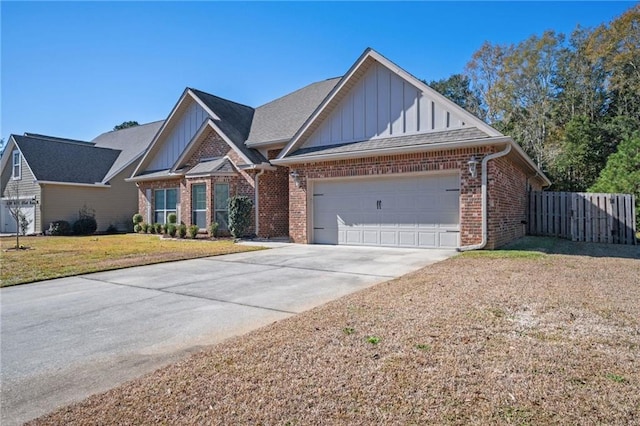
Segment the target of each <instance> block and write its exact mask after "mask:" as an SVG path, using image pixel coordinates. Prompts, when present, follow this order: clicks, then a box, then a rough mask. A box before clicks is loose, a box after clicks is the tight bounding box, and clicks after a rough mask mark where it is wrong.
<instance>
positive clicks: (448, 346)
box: [32, 245, 640, 425]
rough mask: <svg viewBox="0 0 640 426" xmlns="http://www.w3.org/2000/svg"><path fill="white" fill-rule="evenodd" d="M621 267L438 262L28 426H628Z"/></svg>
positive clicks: (637, 365) (537, 261) (637, 418)
mask: <svg viewBox="0 0 640 426" xmlns="http://www.w3.org/2000/svg"><path fill="white" fill-rule="evenodd" d="M581 247H583V248H584V247H587V246H585V245H583V246H581ZM585 250H586V252H585V254H587V252H589V250H588V249H585ZM600 250H605V251H606V249H600ZM624 250H626V249H622V251H621V253H627V252H626V251H624ZM629 250H634V248H630V249H629ZM628 253H631V256H626V258H625V257H592V256H586V255H581V256H572V255H540V256H523V257H517V256H516V257H508V258H500V256H496V255H495V253H494V254H493V255H480V256H478V255H472V256H461V257H457V258H453V259H450V260H448V261H445V262H442V263H439V264H437V265H434V266H431V267H428V268H425V269H423V270H420V271H418V272H416V273H413V274H410V275H407V276H404V277H402V278H400V279H396V280H393V281H390V282H387V283H384V284H380V285H378V286H375V287H373V288H370V289H368V290H365V291H362V292H359V293H356V294H353V295H350V296H347V297H344V298H342V299H340V300H337V301H335V302H332V303H329V304H327V305H324V306H322V307H319V308H317V309H314V310H311V311H309V312H306V313H304V314H301V315H298V316H296V317H292V318H290V319H287V320H283V321H279V322H277V323H274V324H272V325H270V326H268V327H265V328H262V329H260V330H257V331H255V332H252V333H250V334H248V335H246V336H243V337H239V338H234V339H231V340H228V341H226V342H224V343H223V344H220V345H217V346H213V347H211V348H209V349H206V350H204V351H202V352H201V353H199V354H196V355H195V356H193V357H191V358H188V359H186V360H184V361H183V362H181V363H178V364H175V365H172V366H169V367H167V368H163V369H161V370H158V371H156V372H154V373H152V374H150V375H147V376H145V377H143V378H140V379H138V380H135V381H132V382H130V383H128V384H125V385H123V386H121V387H118V388H116V389H113V390H111V391H109V392H107V393H104V394H100V395H95V396H92V397H90V398H89V399H87V400H86V401H84V402H82V403H79V404H76V405H73V406H70V407H67V408H64V409H61V410H59V411H57V412H55V413H53V414H51V415H49V416H45V417H43V418H40V419H38V420H36V421H34V422H33V423H32V424H39V425H43V424H149V423H163V424H224V425H227V424H300V425H302V424H305V425H306V424H363V425H371V424H465V425H466V424H549V423H554V424H640V323H639V321H640V303H639V301H640V279H639V276H640V261H639V260H638V259H637V258H633V256H636V255H637V253H638V252H637V250H636V251H629V252H628ZM370 337H376V338H378V339H379V341H378V343H372V342H374V341H375V339H370Z"/></svg>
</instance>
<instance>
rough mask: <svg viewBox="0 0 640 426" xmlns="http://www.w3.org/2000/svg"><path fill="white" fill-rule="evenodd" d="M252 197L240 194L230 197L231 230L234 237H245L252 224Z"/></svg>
mask: <svg viewBox="0 0 640 426" xmlns="http://www.w3.org/2000/svg"><path fill="white" fill-rule="evenodd" d="M252 207H253V201H252V200H251V198H249V197H247V196H244V195H239V196H235V197H231V198H229V232H231V235H233V238H240V237H244V236H245V235H246V233H247V230H248V229H249V226H250V225H251V208H252Z"/></svg>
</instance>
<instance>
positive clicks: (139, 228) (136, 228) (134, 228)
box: [133, 223, 142, 234]
mask: <svg viewBox="0 0 640 426" xmlns="http://www.w3.org/2000/svg"><path fill="white" fill-rule="evenodd" d="M140 231H142V225H140V224H139V223H136V224H135V225H133V232H135V233H136V234H139V233H140Z"/></svg>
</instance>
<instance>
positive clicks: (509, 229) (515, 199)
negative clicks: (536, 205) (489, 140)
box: [289, 147, 527, 248]
mask: <svg viewBox="0 0 640 426" xmlns="http://www.w3.org/2000/svg"><path fill="white" fill-rule="evenodd" d="M492 152H495V149H493V148H492V147H483V148H464V149H453V150H446V151H436V152H422V153H415V154H403V155H389V156H380V157H368V158H358V159H349V160H338V161H330V162H322V163H304V164H296V165H291V166H290V169H291V170H295V171H296V172H297V173H298V174H299V176H300V187H299V188H298V187H296V185H295V184H294V182H293V179H291V178H289V228H290V229H289V235H290V238H291V239H292V241H294V242H297V243H309V242H311V241H310V240H311V235H308V234H309V231H308V223H307V217H308V216H309V213H310V212H309V208H310V206H309V201H308V194H307V180H308V179H323V178H336V177H352V176H372V177H373V176H383V175H392V174H400V173H417V172H425V173H426V172H433V171H444V170H451V171H458V172H459V174H460V241H461V245H462V246H466V245H472V244H478V243H480V242H481V240H482V194H481V191H482V180H481V178H482V176H481V166H480V163H479V164H478V166H477V171H478V173H477V177H475V178H472V177H471V175H470V173H469V170H468V164H467V162H468V161H469V159H470V157H471V156H475V157H476V159H477V160H478V161H479V162H481V161H482V158H483V157H484V156H486V155H488V154H490V153H492ZM496 162H497V163H496ZM488 164H489V168H488V173H489V176H488V178H489V185H488V188H489V191H488V206H489V209H488V225H489V228H488V229H489V235H490V237H489V240H488V247H489V248H494V247H498V246H499V245H503V244H504V243H506V242H508V241H511V240H513V239H515V238H518V237H520V236H522V235H524V226H523V225H522V224H521V221H522V220H523V219H524V218H525V216H526V185H527V180H526V176H525V175H524V173H523V172H522V171H521V170H520V169H519V168H518V167H516V166H515V165H514V164H513V162H512V161H511V160H510V159H508V157H503V158H500V159H497V160H492V161H490V162H489V163H488Z"/></svg>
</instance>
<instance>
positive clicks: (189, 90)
mask: <svg viewBox="0 0 640 426" xmlns="http://www.w3.org/2000/svg"><path fill="white" fill-rule="evenodd" d="M187 92H188V93H189V94H190V95H191V97H192V98H193V100H194V101H196V102H197V103H198V105H200V106H201V107H202V109H203V110H205V111H207V114H209V116H210V117H213V118H215V119H216V120H220V117H218V115H217V114H216V113H214V112H213V111H211V110H210V109H209V107H208V106H207V104H205V103H204V102H202V100H201V99H200V98H199V97H198V95H196V94H195V93H193V90H191V89H187Z"/></svg>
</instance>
